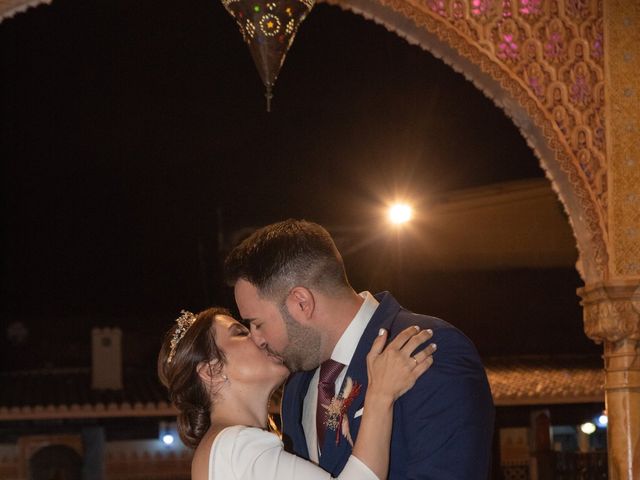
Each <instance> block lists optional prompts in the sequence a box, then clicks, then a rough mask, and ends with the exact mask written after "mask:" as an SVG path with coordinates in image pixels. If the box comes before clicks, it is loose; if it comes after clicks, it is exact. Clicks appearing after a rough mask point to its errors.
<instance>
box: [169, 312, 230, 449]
mask: <svg viewBox="0 0 640 480" xmlns="http://www.w3.org/2000/svg"><path fill="white" fill-rule="evenodd" d="M217 315H229V311H228V310H226V309H224V308H219V307H213V308H209V309H207V310H204V311H202V312H200V313H198V314H197V315H196V320H195V322H194V323H193V324H192V325H191V327H189V329H188V330H187V331H186V333H185V334H184V337H182V338H181V339H180V341H179V342H178V344H177V346H176V347H175V352H174V356H173V358H172V359H171V361H170V362H168V361H167V359H168V358H169V354H170V352H171V341H172V340H173V338H174V336H175V333H176V329H177V328H179V326H178V324H176V325H174V326H173V327H171V329H170V330H169V331H168V332H167V334H166V336H165V339H164V342H162V348H161V349H160V354H159V355H158V376H159V377H160V381H161V382H162V384H163V385H164V386H165V387H167V389H168V390H169V398H170V399H171V402H172V403H173V404H174V405H175V406H176V408H177V409H178V410H179V412H180V413H179V414H178V433H179V434H180V438H181V439H182V442H183V443H184V444H185V445H187V446H189V447H192V448H195V447H197V446H198V444H199V443H200V440H201V439H202V437H203V436H204V434H205V433H206V432H207V430H208V429H209V426H210V425H211V420H210V414H211V407H212V403H213V402H212V400H211V398H212V393H213V392H211V391H210V389H209V387H207V386H206V385H204V383H203V382H202V380H201V379H200V376H199V375H198V365H200V364H201V363H202V362H205V363H209V362H211V360H219V361H218V362H216V363H215V366H212V367H210V368H215V369H216V370H214V371H213V372H212V373H218V372H220V370H221V369H222V366H223V365H224V362H225V360H226V359H225V357H224V353H223V352H222V351H221V350H220V349H219V348H218V346H217V345H216V339H215V328H214V326H213V325H214V322H213V320H214V319H215V317H216V316H217Z"/></svg>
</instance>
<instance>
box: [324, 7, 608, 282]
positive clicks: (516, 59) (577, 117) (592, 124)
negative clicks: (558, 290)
mask: <svg viewBox="0 0 640 480" xmlns="http://www.w3.org/2000/svg"><path fill="white" fill-rule="evenodd" d="M325 1H327V3H330V4H333V5H337V6H339V7H340V8H342V9H344V10H349V11H352V12H354V13H357V14H360V15H362V16H364V17H365V18H367V19H370V20H373V21H375V22H376V23H379V24H381V25H383V26H384V27H385V28H387V29H388V30H389V31H392V32H394V33H396V34H398V35H400V36H401V37H403V38H405V39H406V40H407V41H408V42H410V43H412V44H416V45H419V46H420V47H422V48H423V49H425V50H428V51H429V52H431V53H433V54H434V55H435V56H437V57H438V58H440V59H442V60H443V61H445V62H446V63H447V64H448V65H450V66H451V67H452V68H454V69H455V70H456V71H458V72H460V73H462V74H463V75H465V77H466V78H467V79H469V80H470V81H472V82H473V83H474V84H475V85H476V86H477V87H478V88H479V89H480V90H481V91H482V92H484V93H485V95H487V96H488V97H489V98H491V99H492V100H493V101H494V102H495V103H496V105H498V106H499V107H501V108H502V109H504V111H505V112H506V113H507V115H509V117H510V118H511V119H512V120H513V122H514V123H515V124H516V125H517V126H518V128H519V129H520V131H521V132H522V134H523V136H524V137H525V138H526V140H527V142H528V144H529V145H530V147H531V148H532V149H533V150H534V152H535V153H536V155H537V156H538V158H539V159H540V162H541V164H542V167H543V168H544V170H545V172H546V174H547V176H548V177H549V179H550V180H551V183H552V185H553V188H554V189H555V190H556V192H557V194H558V196H559V197H560V199H561V201H562V202H563V204H564V206H565V209H566V211H567V213H568V215H569V221H570V223H571V225H572V227H573V231H574V234H575V236H576V239H577V243H578V249H579V251H580V260H579V262H578V270H579V271H580V274H581V275H582V277H583V280H585V281H596V280H600V279H602V278H603V276H605V275H606V271H607V261H608V253H607V248H606V238H607V168H606V162H605V158H606V156H605V128H604V125H605V123H604V66H603V64H604V49H603V27H602V1H601V0H567V1H562V0H424V1H416V0H325ZM514 161H517V159H514Z"/></svg>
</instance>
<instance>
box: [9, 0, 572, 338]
mask: <svg viewBox="0 0 640 480" xmlns="http://www.w3.org/2000/svg"><path fill="white" fill-rule="evenodd" d="M0 61H1V69H2V74H1V77H2V81H3V87H2V89H0V92H1V95H2V100H1V105H2V111H1V121H2V131H1V135H2V137H1V145H0V159H1V160H0V162H1V165H2V171H1V175H2V194H1V195H2V241H3V242H2V243H3V249H2V292H1V297H0V299H1V305H2V306H1V311H0V313H1V314H2V319H3V321H4V322H5V325H6V324H8V323H10V322H9V321H13V320H16V319H21V320H22V321H23V322H24V323H25V324H26V325H27V328H28V329H29V332H30V333H29V335H30V336H29V338H30V341H32V342H35V341H36V340H35V339H36V338H38V335H40V337H42V336H43V335H55V334H56V332H58V333H57V334H58V335H59V334H60V333H59V332H60V330H63V331H66V333H65V334H67V335H71V336H73V333H72V332H74V331H75V332H80V333H77V334H78V335H85V333H86V332H85V330H86V328H88V327H87V325H88V324H90V323H92V322H93V323H98V324H99V323H100V322H103V323H105V322H106V323H107V324H108V323H109V322H111V323H114V320H112V319H114V318H116V319H127V320H126V321H125V320H120V322H121V323H126V322H128V323H127V325H128V328H129V329H131V330H132V331H134V333H132V334H131V336H132V337H134V338H135V336H136V333H135V331H136V328H137V332H138V334H139V335H142V334H143V332H145V331H146V332H149V329H150V328H154V329H156V330H158V332H159V333H158V335H159V334H160V333H161V330H162V329H164V328H165V325H166V322H168V321H170V319H171V318H172V317H173V316H174V314H175V312H177V311H178V310H179V309H180V308H183V307H189V308H191V309H198V308H201V307H204V306H205V305H206V304H207V303H208V302H210V301H228V300H229V299H228V296H225V294H224V293H223V291H222V290H221V289H220V288H219V279H218V273H217V270H216V262H217V260H216V238H217V237H216V236H217V234H218V227H217V226H218V222H217V213H216V212H217V211H220V212H221V213H222V225H223V233H224V234H225V236H226V237H228V236H229V233H230V232H232V231H234V230H237V229H239V228H242V227H247V226H251V225H261V224H265V223H269V222H272V221H277V220H280V219H283V218H287V217H305V218H308V219H312V220H316V221H319V222H320V223H324V224H327V225H351V226H358V227H363V226H365V227H366V225H367V224H369V223H371V225H372V228H375V227H373V225H374V223H373V216H374V212H375V211H376V210H375V209H376V208H377V207H379V206H380V202H381V200H382V199H383V198H388V197H389V196H390V195H392V194H393V193H394V192H402V193H406V194H409V195H412V196H417V197H420V198H428V197H430V196H433V195H436V194H437V193H438V192H443V191H447V190H452V189H460V188H466V187H471V186H479V185H484V184H489V183H494V182H499V181H505V180H510V179H518V178H527V177H540V176H542V175H543V174H542V171H541V169H540V167H539V166H538V161H537V160H536V159H535V158H534V156H533V154H532V152H531V151H530V150H529V149H528V147H527V146H526V143H525V141H524V140H523V139H522V137H521V136H520V134H519V132H518V131H517V129H516V128H515V126H514V125H513V124H512V123H511V122H510V121H509V119H508V118H507V117H506V116H505V115H504V114H503V112H502V111H501V110H499V109H498V108H496V107H495V106H494V105H493V104H492V103H491V101H490V100H488V99H487V98H485V97H484V96H483V95H482V93H481V92H479V91H478V90H476V89H475V88H474V87H473V86H472V85H471V84H470V83H469V82H467V81H466V80H465V79H464V78H463V77H462V76H461V75H459V74H457V73H455V72H454V71H453V70H451V69H450V68H449V67H447V66H446V65H444V64H443V63H442V62H441V61H440V60H438V59H435V58H434V57H433V56H431V55H430V54H429V53H427V52H424V51H423V50H421V49H419V48H418V47H414V46H410V45H408V44H407V43H406V42H405V41H404V40H402V39H400V38H399V37H397V36H396V35H394V34H392V33H389V32H387V31H386V30H385V29H384V28H382V27H380V26H378V25H375V24H374V23H372V22H369V21H366V20H364V19H363V18H361V17H358V16H355V15H353V14H350V13H346V12H343V11H341V10H339V9H337V8H335V7H330V6H327V5H318V6H316V7H315V8H314V10H313V11H312V13H311V14H310V15H309V17H308V18H307V20H306V21H305V23H304V24H303V25H302V27H301V29H300V31H299V33H298V36H297V38H296V40H295V42H294V45H293V47H292V49H291V51H290V52H289V55H288V57H287V60H286V62H285V65H284V67H283V70H282V72H281V74H280V78H279V80H278V83H277V85H276V90H275V95H276V96H275V100H274V105H273V111H272V112H271V113H270V114H267V113H266V112H265V111H264V98H263V96H262V95H263V88H262V85H261V83H260V80H259V77H258V75H257V72H256V70H255V67H254V66H253V63H252V60H251V57H250V55H249V52H248V50H247V48H246V46H245V45H244V44H243V43H242V40H241V37H240V34H239V32H238V31H237V30H236V26H235V24H234V22H233V21H232V19H231V17H229V16H228V14H227V13H226V12H225V11H224V9H223V7H222V5H221V4H219V3H217V2H210V1H207V2H204V1H191V2H170V1H164V0H163V1H158V0H154V1H150V0H146V1H137V2H130V1H124V0H101V1H87V2H81V1H70V0H56V1H55V2H53V4H52V5H51V6H41V7H38V8H36V9H34V10H30V11H29V12H28V13H27V14H20V15H18V16H16V17H15V18H13V19H10V20H5V22H4V23H2V24H0ZM365 264H366V262H365ZM353 274H354V275H353V276H354V278H356V279H358V278H366V277H367V271H366V268H365V270H362V271H356V272H353ZM562 275H565V276H568V280H567V279H565V280H561V281H560V283H561V284H562V285H565V284H566V283H568V284H569V285H568V286H567V287H566V289H567V291H568V292H570V293H569V295H573V292H574V291H575V287H576V286H577V283H578V280H577V274H575V273H567V272H563V273H562ZM563 278H564V277H563ZM475 281H480V282H483V280H478V279H477V278H475ZM536 282H538V283H540V284H545V283H547V282H546V280H544V279H538V280H536ZM454 283H455V282H454ZM355 286H356V287H365V288H368V287H370V286H371V285H357V284H356V285H355ZM374 286H375V285H374ZM467 288H468V287H466V286H465V287H462V289H463V290H464V289H467ZM425 295H426V297H429V294H428V293H427V294H425ZM415 296H416V295H415V293H414V294H412V295H408V297H409V298H413V297H415ZM454 296H455V295H454ZM569 303H570V304H571V305H572V306H571V307H567V308H568V309H569V311H570V315H576V311H577V312H578V315H579V311H578V310H576V308H577V300H576V299H575V297H573V296H572V297H571V299H570V300H569ZM574 304H575V305H574ZM445 310H446V309H445ZM425 313H433V312H425ZM436 313H437V312H436ZM444 313H445V314H446V313H447V312H446V311H445V312H444ZM565 313H566V312H565ZM73 318H75V319H76V320H71V319H73ZM105 318H106V319H110V320H103V319H105ZM34 319H39V320H34ZM59 319H65V320H64V321H62V320H59ZM101 319H102V320H101ZM130 319H134V320H130ZM158 319H160V320H158ZM578 320H579V317H578ZM57 322H62V323H57ZM154 322H155V323H154ZM115 323H117V321H115ZM454 323H455V322H454ZM61 325H64V326H63V327H61ZM158 325H161V327H158ZM483 328H484V327H483ZM572 328H573V327H572ZM3 330H4V329H3ZM573 330H575V328H574V329H573ZM579 330H580V328H579V325H578V330H577V331H578V332H579ZM154 331H155V330H154ZM43 332H44V333H43ZM82 338H85V337H82ZM3 341H6V339H5V340H3ZM583 346H584V345H583ZM154 348H155V347H154Z"/></svg>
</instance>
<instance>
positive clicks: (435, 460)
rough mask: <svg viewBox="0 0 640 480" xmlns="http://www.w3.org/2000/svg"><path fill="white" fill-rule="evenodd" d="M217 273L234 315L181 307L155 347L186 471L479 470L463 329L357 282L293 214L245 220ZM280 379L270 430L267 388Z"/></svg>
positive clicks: (479, 425)
mask: <svg viewBox="0 0 640 480" xmlns="http://www.w3.org/2000/svg"><path fill="white" fill-rule="evenodd" d="M225 274H226V277H227V281H228V283H229V285H231V286H233V288H234V294H235V299H236V303H237V306H238V310H239V313H240V316H241V321H238V320H236V319H234V318H232V317H231V316H230V314H229V312H228V311H227V310H225V309H223V308H217V307H215V308H210V309H207V310H205V311H203V312H200V313H198V314H197V315H194V314H192V313H189V312H184V311H183V313H182V315H181V316H180V318H178V320H177V321H176V324H175V325H174V326H173V327H172V328H171V329H170V330H169V332H168V333H167V335H166V338H165V341H164V343H163V345H162V348H161V351H160V354H159V357H158V373H159V376H160V379H161V381H162V382H163V384H164V385H165V386H166V387H167V388H168V390H169V395H170V398H171V401H172V402H173V404H174V405H175V406H176V407H177V408H178V410H179V415H178V430H179V433H180V436H181V438H182V440H183V442H184V443H185V444H186V445H188V446H191V447H193V448H195V452H194V456H193V461H192V468H191V475H192V479H193V480H271V479H272V480H276V479H277V480H294V479H295V480H300V479H301V480H316V479H318V480H319V479H331V478H338V479H341V480H369V479H371V480H374V479H390V480H417V479H424V480H449V479H451V480H453V479H455V480H476V479H477V480H486V479H487V478H488V475H489V469H490V461H491V444H492V438H493V419H494V407H493V401H492V397H491V391H490V389H489V384H488V381H487V377H486V374H485V371H484V368H483V366H482V364H481V361H480V357H479V356H478V353H477V351H476V349H475V347H474V346H473V344H472V342H471V341H470V340H469V339H468V338H467V337H465V336H464V334H463V333H462V332H460V331H459V330H458V329H456V328H455V327H453V326H452V325H451V324H449V323H447V322H445V321H443V320H441V319H439V318H435V317H431V316H426V315H419V314H416V313H412V312H410V311H408V310H406V309H404V308H403V307H402V306H400V304H398V302H397V301H396V300H395V299H394V298H393V297H392V296H391V294H390V293H388V292H382V293H379V294H377V295H372V294H371V293H369V292H366V291H365V292H361V293H358V292H356V291H355V290H354V289H353V288H352V287H351V285H350V284H349V281H348V279H347V275H346V272H345V268H344V263H343V261H342V257H341V255H340V253H339V252H338V250H337V248H336V246H335V244H334V242H333V239H332V238H331V236H330V234H329V233H328V232H327V231H326V230H325V229H324V228H323V227H321V226H320V225H318V224H315V223H312V222H308V221H304V220H286V221H283V222H279V223H275V224H272V225H268V226H266V227H264V228H261V229H259V230H257V231H256V232H254V233H253V234H252V235H251V236H249V237H248V238H247V239H246V240H244V241H243V242H242V243H241V244H239V245H238V246H237V247H235V248H234V249H233V250H232V251H231V253H230V254H229V256H228V257H227V259H226V262H225ZM435 342H437V350H436V343H435ZM436 352H437V353H436ZM285 381H286V384H285V388H284V394H283V398H282V414H281V418H282V439H281V438H280V437H279V436H276V435H275V434H274V433H271V432H270V431H269V430H268V401H269V398H270V396H271V394H272V393H273V392H274V391H275V390H276V389H277V388H278V387H279V386H280V385H281V384H282V383H283V382H285ZM285 444H286V445H287V448H286V449H285V447H284V445H285Z"/></svg>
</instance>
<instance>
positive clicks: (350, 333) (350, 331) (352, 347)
mask: <svg viewBox="0 0 640 480" xmlns="http://www.w3.org/2000/svg"><path fill="white" fill-rule="evenodd" d="M359 295H360V296H361V297H362V298H363V299H364V302H362V305H361V306H360V309H359V310H358V313H356V316H355V317H353V320H351V323H349V326H348V327H347V329H346V330H345V331H344V333H343V334H342V336H341V337H340V340H338V343H336V346H335V348H334V349H333V352H332V353H331V359H332V360H335V361H337V362H340V363H342V364H343V365H349V364H350V363H351V359H352V358H353V354H354V353H355V352H356V348H357V347H358V342H360V337H362V334H363V333H364V331H365V329H366V328H367V325H368V324H369V320H371V317H373V314H374V312H375V311H376V308H378V305H379V302H378V301H377V300H376V299H375V297H374V296H373V295H371V293H369V292H362V293H360V294H359Z"/></svg>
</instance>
